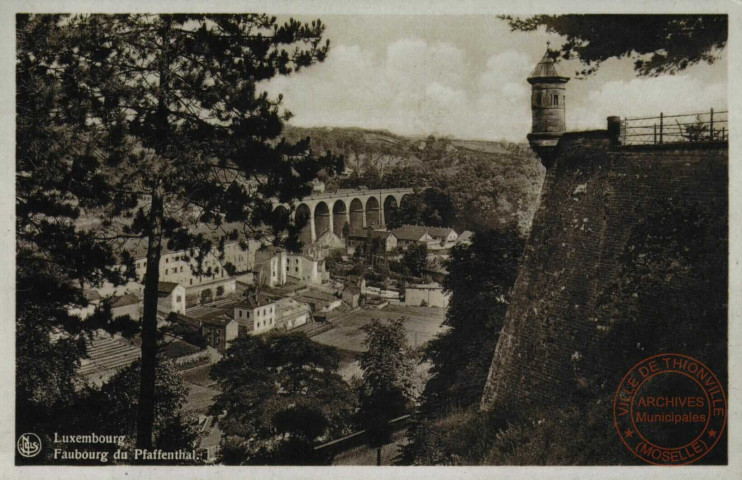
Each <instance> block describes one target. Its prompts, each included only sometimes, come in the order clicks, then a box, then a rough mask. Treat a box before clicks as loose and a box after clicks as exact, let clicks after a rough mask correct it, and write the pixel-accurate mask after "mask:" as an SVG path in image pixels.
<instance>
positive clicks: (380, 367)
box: [359, 319, 413, 465]
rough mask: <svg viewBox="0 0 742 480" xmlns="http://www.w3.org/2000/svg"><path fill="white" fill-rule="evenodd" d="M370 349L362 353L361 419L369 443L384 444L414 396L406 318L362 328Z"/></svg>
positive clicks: (376, 321)
mask: <svg viewBox="0 0 742 480" xmlns="http://www.w3.org/2000/svg"><path fill="white" fill-rule="evenodd" d="M361 330H362V331H363V332H364V333H365V334H366V338H365V339H364V341H363V345H364V347H366V350H365V351H364V352H363V353H362V354H361V360H360V363H361V369H362V370H363V385H362V386H361V390H360V393H359V403H360V407H361V409H360V420H361V424H362V425H363V427H364V428H365V430H366V435H367V438H368V444H369V446H371V447H373V448H376V449H377V454H376V458H377V465H380V462H381V447H382V446H384V445H385V444H387V443H389V441H390V439H391V434H392V426H391V425H390V424H389V421H390V420H393V419H394V418H396V417H398V416H400V415H402V414H404V413H405V412H406V410H407V407H408V404H409V400H410V399H411V396H412V373H413V366H412V362H411V357H410V355H409V352H408V346H407V340H406V338H405V328H404V319H397V320H392V321H390V322H388V323H381V322H380V321H379V320H374V321H372V322H371V323H369V324H366V325H364V326H363V327H361Z"/></svg>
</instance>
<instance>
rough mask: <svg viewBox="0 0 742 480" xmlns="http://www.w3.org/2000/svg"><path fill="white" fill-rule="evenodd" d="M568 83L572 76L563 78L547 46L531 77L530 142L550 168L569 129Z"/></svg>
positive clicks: (529, 79) (529, 80)
mask: <svg viewBox="0 0 742 480" xmlns="http://www.w3.org/2000/svg"><path fill="white" fill-rule="evenodd" d="M568 81H569V77H563V76H561V75H559V73H558V72H557V70H556V66H555V62H554V59H553V58H552V57H551V55H550V54H549V49H548V46H547V49H546V53H544V56H543V57H542V58H541V61H539V62H538V64H537V65H536V68H534V69H533V71H532V72H531V74H530V75H529V76H528V83H530V84H531V113H532V116H533V123H532V125H531V133H530V134H529V135H528V142H529V143H530V144H531V148H532V149H533V150H534V151H535V152H536V154H538V156H539V157H541V161H542V163H543V164H544V165H545V166H546V167H547V168H548V167H550V166H551V163H552V160H553V158H552V157H553V152H554V149H555V147H556V145H557V143H559V137H561V136H562V134H563V133H564V132H565V130H566V125H565V121H564V107H565V91H566V83H567V82H568Z"/></svg>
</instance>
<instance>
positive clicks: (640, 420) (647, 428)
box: [613, 353, 727, 465]
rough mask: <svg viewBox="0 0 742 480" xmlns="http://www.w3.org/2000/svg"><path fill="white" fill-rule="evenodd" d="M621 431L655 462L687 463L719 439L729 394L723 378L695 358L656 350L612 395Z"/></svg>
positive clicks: (636, 450) (628, 442)
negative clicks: (660, 352) (656, 353)
mask: <svg viewBox="0 0 742 480" xmlns="http://www.w3.org/2000/svg"><path fill="white" fill-rule="evenodd" d="M613 420H614V424H615V425H616V430H617V431H618V436H619V437H620V438H621V441H622V442H623V443H624V445H626V447H627V448H628V449H629V450H631V452H632V453H633V454H634V455H636V456H637V457H639V458H641V459H642V460H644V461H645V462H647V463H651V464H654V465H687V464H689V463H693V462H696V461H698V460H699V459H701V458H703V457H704V456H705V455H706V454H708V453H709V452H710V451H711V450H712V449H713V448H714V447H715V446H716V444H717V443H718V442H719V439H720V438H721V435H722V433H723V431H724V427H725V426H726V421H727V399H726V396H725V395H724V389H723V388H722V385H721V383H720V382H719V379H718V378H717V377H716V375H714V373H713V372H712V371H711V370H709V368H708V367H707V366H706V365H704V364H703V363H701V362H699V361H698V360H696V359H695V358H692V357H688V356H686V355H680V354H677V353H666V354H660V355H655V356H652V357H649V358H646V359H644V360H642V361H641V362H639V363H637V364H636V365H634V367H633V368H632V369H631V370H629V372H628V373H627V374H626V375H625V376H624V377H623V379H622V380H621V383H620V385H619V386H618V390H617V391H616V396H615V398H614V400H613Z"/></svg>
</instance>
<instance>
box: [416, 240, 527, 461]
mask: <svg viewBox="0 0 742 480" xmlns="http://www.w3.org/2000/svg"><path fill="white" fill-rule="evenodd" d="M523 245H524V244H523V240H522V239H520V237H519V236H518V234H517V233H515V232H510V233H508V234H502V233H499V232H495V231H490V232H480V233H476V234H475V235H474V237H473V240H472V243H471V245H469V246H464V245H460V246H455V247H454V248H453V249H452V251H451V258H450V259H449V261H448V272H449V273H448V275H447V276H446V279H445V282H444V287H445V289H446V290H447V291H449V292H451V300H450V303H449V307H448V311H447V314H446V321H445V325H447V326H448V327H449V329H448V330H446V331H445V332H443V333H441V334H439V335H438V336H437V337H435V338H434V339H432V340H431V341H430V342H428V344H427V346H426V347H425V350H424V360H426V361H428V362H430V373H429V378H428V381H427V383H426V385H425V388H424V390H423V392H422V395H421V398H420V407H419V409H418V412H417V418H416V421H415V423H414V424H413V426H412V427H411V428H410V430H409V433H408V437H409V438H410V440H411V442H410V445H408V446H407V447H405V455H404V457H405V461H406V462H415V461H419V460H416V459H419V458H421V456H423V455H425V454H424V451H425V449H426V448H427V445H428V444H427V442H428V440H427V439H426V437H427V436H428V430H429V428H431V427H430V425H431V424H432V423H434V422H435V421H436V419H439V418H442V417H445V416H446V415H448V414H449V413H450V412H452V411H456V410H461V409H466V408H470V407H475V408H478V405H479V402H480V400H481V397H482V392H483V391H484V384H485V382H486V380H487V375H488V373H489V368H490V364H491V363H492V356H493V355H494V351H495V346H496V345H497V340H498V337H499V332H500V330H501V329H502V324H503V320H504V318H505V313H506V312H507V308H508V302H509V299H510V292H511V289H512V287H513V284H514V283H515V278H516V275H517V267H518V260H519V258H520V255H521V252H522V250H523Z"/></svg>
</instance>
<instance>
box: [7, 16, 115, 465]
mask: <svg viewBox="0 0 742 480" xmlns="http://www.w3.org/2000/svg"><path fill="white" fill-rule="evenodd" d="M16 21H17V24H16V164H15V168H16V176H15V178H16V183H15V187H16V189H15V194H16V218H15V221H16V372H17V377H16V408H15V411H16V429H17V431H19V432H24V431H32V432H37V433H38V434H39V435H41V436H42V441H44V442H46V440H47V439H46V438H44V437H45V436H46V435H47V434H49V435H50V434H51V432H54V431H65V430H67V426H68V425H69V424H70V422H72V421H74V419H73V418H72V417H73V413H74V412H73V406H74V404H75V403H76V402H77V401H78V399H79V382H78V380H77V378H76V371H77V369H78V367H79V365H80V358H81V357H82V356H84V355H85V344H84V340H83V335H84V334H85V330H89V329H92V328H97V327H100V326H110V325H108V324H109V322H110V320H111V319H110V314H108V315H106V314H105V312H103V313H98V314H96V315H93V316H92V317H89V318H88V319H87V321H86V322H85V323H84V324H83V323H81V322H80V319H79V317H77V316H75V315H71V314H70V313H69V311H70V308H71V307H85V306H87V305H88V301H87V299H86V298H85V297H84V295H83V289H82V286H83V285H85V284H89V283H98V282H100V281H102V280H109V281H112V282H116V281H120V280H121V278H122V276H121V275H120V272H119V271H118V270H117V269H116V268H113V265H114V263H115V262H114V254H113V251H112V249H111V248H110V246H109V245H107V244H106V243H104V242H101V241H99V239H98V238H97V235H96V234H95V232H91V231H90V230H89V229H86V228H85V226H84V223H83V222H82V221H81V220H82V217H83V214H84V213H85V211H86V210H87V209H90V208H94V207H95V206H97V205H100V204H101V203H105V202H107V201H108V200H107V196H108V188H107V186H106V184H107V182H106V179H105V177H104V176H103V175H101V174H99V173H97V172H96V171H95V170H96V166H97V165H98V164H99V163H100V157H99V156H98V155H97V154H98V153H99V146H100V143H99V140H100V139H99V138H98V137H97V136H96V135H93V134H92V133H91V132H79V131H77V130H76V129H75V128H74V126H73V123H74V122H73V121H72V117H74V112H75V111H76V110H77V109H78V108H79V107H80V103H81V102H83V99H80V98H78V97H76V96H74V95H70V94H69V92H68V91H67V90H66V89H65V88H63V85H62V84H61V82H60V81H59V65H61V60H60V55H61V52H63V51H65V49H66V48H67V46H68V44H69V40H70V39H69V36H68V34H67V33H68V32H67V31H66V30H65V29H63V28H62V27H61V26H60V24H59V22H60V17H59V16H28V15H18V16H17V18H16ZM41 457H42V456H39V457H36V458H37V459H39V460H41ZM17 458H18V459H19V460H23V461H26V460H25V459H23V458H22V457H20V456H18V457H17Z"/></svg>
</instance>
